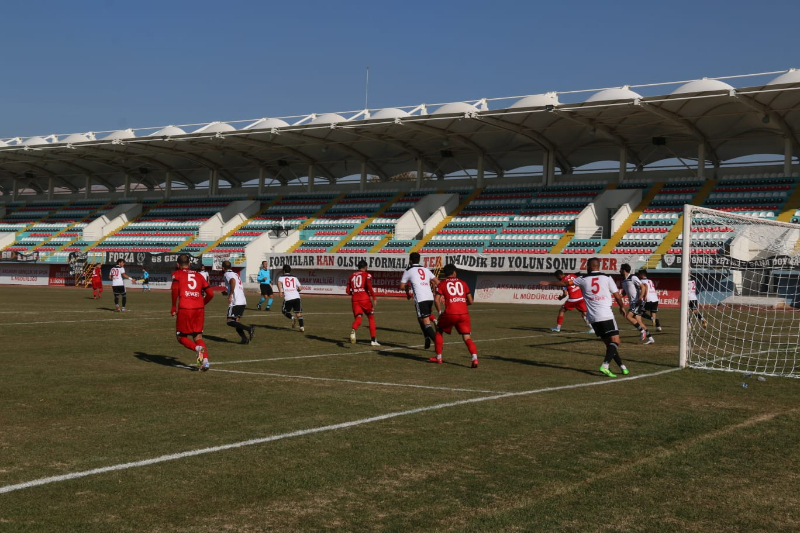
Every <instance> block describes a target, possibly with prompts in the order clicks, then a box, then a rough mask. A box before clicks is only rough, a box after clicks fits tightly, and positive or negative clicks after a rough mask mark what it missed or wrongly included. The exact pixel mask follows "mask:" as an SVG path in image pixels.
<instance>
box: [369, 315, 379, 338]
mask: <svg viewBox="0 0 800 533" xmlns="http://www.w3.org/2000/svg"><path fill="white" fill-rule="evenodd" d="M367 320H369V334H370V335H371V336H373V337H375V336H377V335H378V328H377V326H375V317H374V316H373V315H367Z"/></svg>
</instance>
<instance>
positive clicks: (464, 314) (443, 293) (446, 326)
mask: <svg viewBox="0 0 800 533" xmlns="http://www.w3.org/2000/svg"><path fill="white" fill-rule="evenodd" d="M442 272H443V273H444V276H445V278H444V281H442V282H441V283H439V285H438V287H437V288H436V310H437V311H439V322H438V324H437V325H436V326H437V331H436V341H435V343H436V344H435V346H436V357H431V358H430V361H431V362H432V363H439V364H442V349H443V348H444V336H443V335H442V333H447V334H448V335H449V334H450V333H451V332H452V331H453V328H456V331H457V332H459V333H460V334H461V338H462V339H464V344H466V345H467V349H468V350H469V353H470V355H471V356H472V368H478V347H477V346H475V343H474V342H472V327H471V324H470V319H469V309H467V306H469V305H472V295H471V294H470V293H469V287H468V286H467V284H466V283H464V282H463V281H461V280H460V279H458V278H457V277H456V266H455V265H452V264H449V265H445V266H444V269H442ZM442 307H444V312H442Z"/></svg>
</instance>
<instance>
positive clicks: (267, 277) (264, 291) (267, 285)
mask: <svg viewBox="0 0 800 533" xmlns="http://www.w3.org/2000/svg"><path fill="white" fill-rule="evenodd" d="M271 278H272V276H271V274H270V272H269V268H267V262H266V261H261V270H259V271H258V277H257V278H256V280H257V281H258V283H259V284H260V287H261V299H260V300H259V301H258V305H257V306H256V309H258V310H259V311H261V304H263V303H264V301H266V302H267V307H266V308H265V309H264V310H265V311H269V308H270V306H271V305H272V294H273V293H272V283H271Z"/></svg>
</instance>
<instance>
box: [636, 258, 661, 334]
mask: <svg viewBox="0 0 800 533" xmlns="http://www.w3.org/2000/svg"><path fill="white" fill-rule="evenodd" d="M638 275H639V279H640V280H642V284H643V285H646V286H647V290H645V291H644V310H645V311H647V312H648V313H650V318H651V320H652V321H653V325H655V327H656V331H661V321H660V320H659V319H658V292H656V286H655V284H654V283H653V280H651V279H647V270H645V269H641V270H639V272H638ZM645 318H646V317H645Z"/></svg>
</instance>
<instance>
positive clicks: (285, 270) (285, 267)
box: [283, 265, 292, 274]
mask: <svg viewBox="0 0 800 533" xmlns="http://www.w3.org/2000/svg"><path fill="white" fill-rule="evenodd" d="M291 271H292V267H291V266H290V265H283V273H284V274H288V273H289V272H291Z"/></svg>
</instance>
